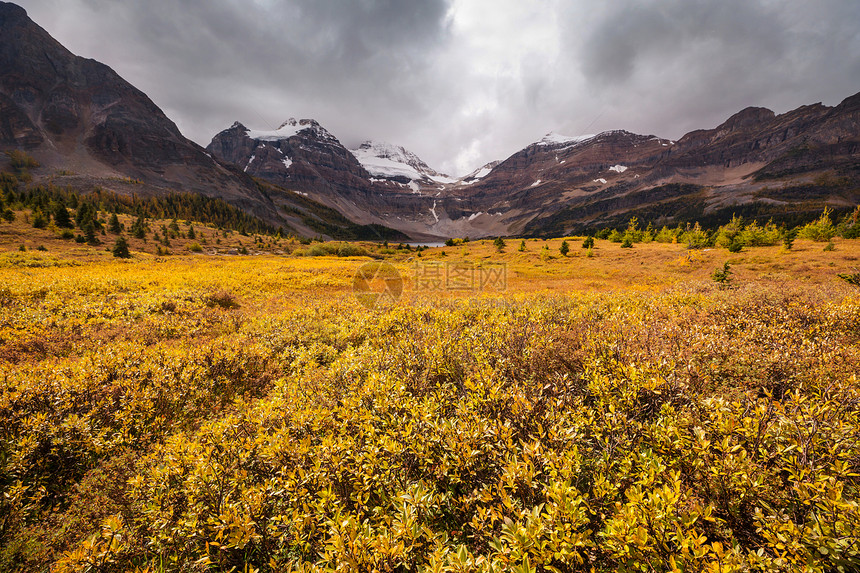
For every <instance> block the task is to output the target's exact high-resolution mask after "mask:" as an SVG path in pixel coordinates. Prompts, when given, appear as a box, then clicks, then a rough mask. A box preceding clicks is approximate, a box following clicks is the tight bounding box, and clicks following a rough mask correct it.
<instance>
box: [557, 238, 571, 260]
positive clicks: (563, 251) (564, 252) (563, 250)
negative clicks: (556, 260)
mask: <svg viewBox="0 0 860 573" xmlns="http://www.w3.org/2000/svg"><path fill="white" fill-rule="evenodd" d="M558 252H560V253H561V256H562V257H566V256H567V253H569V252H570V245H568V244H567V239H565V240H563V241H562V242H561V247H559V249H558Z"/></svg>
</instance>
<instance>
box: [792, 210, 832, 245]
mask: <svg viewBox="0 0 860 573" xmlns="http://www.w3.org/2000/svg"><path fill="white" fill-rule="evenodd" d="M832 212H833V210H832V209H830V208H829V207H827V208H825V209H824V212H823V213H822V214H821V216H820V217H819V218H818V219H816V220H815V221H813V222H811V223H808V224H806V225H804V226H803V227H802V228H801V229H800V230H799V231H798V232H797V236H798V237H800V238H801V239H809V240H812V241H818V242H822V243H823V242H825V241H829V240H830V239H832V238H833V237H834V236H835V235H836V227H834V226H833V221H832V220H831V218H830V214H831V213H832Z"/></svg>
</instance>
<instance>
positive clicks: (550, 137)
mask: <svg viewBox="0 0 860 573" xmlns="http://www.w3.org/2000/svg"><path fill="white" fill-rule="evenodd" d="M594 137H596V135H595V134H593V133H592V134H589V135H577V136H574V137H570V136H567V135H561V134H559V133H555V132H553V131H551V132H549V133H547V134H546V135H545V136H543V139H541V140H540V141H538V142H537V144H536V145H542V146H543V145H545V146H552V147H570V146H573V145H577V144H579V143H582V142H584V141H588V140H589V139H593V138H594Z"/></svg>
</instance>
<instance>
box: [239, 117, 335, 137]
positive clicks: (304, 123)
mask: <svg viewBox="0 0 860 573" xmlns="http://www.w3.org/2000/svg"><path fill="white" fill-rule="evenodd" d="M236 123H238V122H236ZM233 125H234V126H235V125H236V124H233ZM245 132H246V133H247V134H248V137H250V138H251V139H255V140H257V141H281V140H283V139H289V138H291V137H294V136H296V135H298V134H299V133H301V132H310V133H312V134H313V135H315V136H316V137H317V138H318V139H323V140H330V141H336V139H335V137H334V136H333V135H332V134H331V133H329V132H328V130H326V128H324V127H323V126H321V125H320V124H319V123H318V122H317V121H316V120H313V119H299V120H297V119H295V118H293V117H291V118H290V119H288V120H286V121H285V122H283V123H282V124H281V125H280V126H278V129H275V130H271V131H266V130H257V129H247V128H245Z"/></svg>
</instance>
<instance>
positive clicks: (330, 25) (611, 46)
mask: <svg viewBox="0 0 860 573" xmlns="http://www.w3.org/2000/svg"><path fill="white" fill-rule="evenodd" d="M19 3H20V4H21V5H22V6H24V7H25V8H26V9H27V11H28V13H29V14H30V17H31V18H33V19H34V20H35V21H36V22H37V23H38V24H39V25H41V26H42V27H43V28H45V29H46V30H48V32H50V33H51V34H52V35H53V36H54V37H55V38H56V39H57V40H59V41H60V42H61V43H63V44H64V45H65V46H66V47H67V48H69V49H70V50H71V51H73V52H75V53H76V54H79V55H81V56H86V57H90V58H95V59H97V60H99V61H102V62H104V63H106V64H108V65H110V66H111V67H112V68H113V69H114V70H116V71H117V72H118V73H119V74H120V75H121V76H123V77H124V78H125V79H126V80H128V81H130V82H131V83H132V84H134V85H135V86H136V87H138V88H140V89H141V90H143V91H144V92H146V93H147V94H148V95H149V96H150V97H151V98H152V99H153V101H155V103H156V104H158V105H159V106H160V107H161V108H162V109H163V110H164V111H165V113H167V115H168V116H169V117H170V118H171V119H173V120H174V121H175V122H176V123H177V125H178V126H179V128H180V129H181V130H182V132H183V133H184V134H185V135H186V136H188V137H190V138H191V139H193V140H195V141H197V142H198V143H200V144H201V145H204V146H205V145H206V144H208V143H209V141H210V139H211V138H212V136H213V135H214V134H215V133H216V132H218V131H220V130H222V129H224V128H226V127H228V126H229V125H230V124H231V123H233V121H236V120H239V121H241V122H242V123H244V124H245V125H246V126H248V127H250V128H255V129H270V128H275V127H277V126H278V125H279V124H280V123H281V122H282V121H283V120H284V119H286V118H288V117H296V118H305V117H310V118H314V119H316V120H318V121H319V122H320V123H321V124H322V125H323V126H324V127H326V128H327V129H328V130H329V131H331V132H332V133H333V134H334V135H335V136H336V137H338V138H339V139H340V140H341V141H342V142H343V143H344V144H345V145H347V146H348V147H352V148H354V147H357V145H358V144H359V143H361V141H363V140H365V139H375V140H380V141H388V142H391V143H396V144H399V145H403V146H404V147H406V148H408V149H411V150H412V151H414V152H415V153H417V154H418V155H419V156H421V157H422V158H423V159H424V160H425V161H426V162H427V163H428V164H430V165H431V166H432V167H434V168H436V169H438V170H441V171H444V172H448V173H449V174H453V175H462V174H465V173H466V172H468V171H471V170H472V169H475V168H476V167H479V166H480V165H482V164H484V163H487V162H489V161H491V160H494V159H504V158H505V157H507V156H509V155H510V154H512V153H514V152H516V151H517V150H519V149H521V148H522V147H524V146H526V145H528V144H529V143H531V142H533V141H536V140H538V139H540V138H541V137H542V136H543V135H544V134H546V133H547V132H549V131H555V132H557V133H561V134H564V135H582V134H585V133H597V132H599V131H603V130H608V129H626V130H629V131H634V132H636V133H643V134H655V135H659V136H662V137H668V138H675V139H676V138H678V137H680V136H681V135H683V134H684V133H686V132H687V131H690V130H692V129H698V128H710V127H715V126H716V125H718V124H720V123H722V121H724V120H725V119H726V118H727V117H728V116H730V115H732V114H733V113H735V112H736V111H739V110H740V109H742V108H744V107H747V106H763V107H769V108H770V109H773V110H774V111H776V112H777V113H782V112H785V111H788V110H790V109H793V108H795V107H798V106H800V105H804V104H809V103H816V102H819V101H821V102H824V103H825V104H827V105H835V104H838V103H839V102H840V101H841V100H843V99H844V98H846V97H848V96H849V95H852V94H854V93H856V92H858V91H860V33H858V30H860V0H815V1H812V0H122V1H118V0H19Z"/></svg>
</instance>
